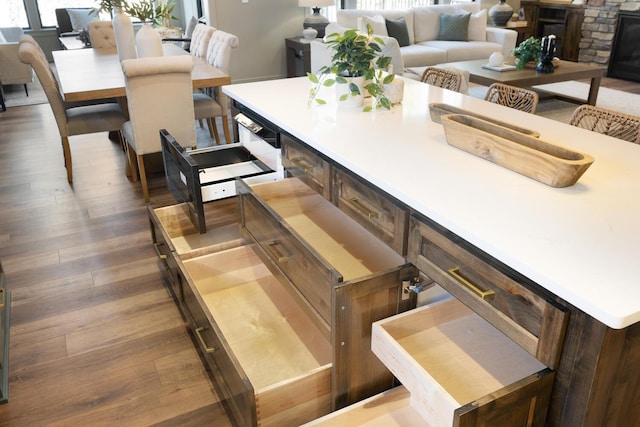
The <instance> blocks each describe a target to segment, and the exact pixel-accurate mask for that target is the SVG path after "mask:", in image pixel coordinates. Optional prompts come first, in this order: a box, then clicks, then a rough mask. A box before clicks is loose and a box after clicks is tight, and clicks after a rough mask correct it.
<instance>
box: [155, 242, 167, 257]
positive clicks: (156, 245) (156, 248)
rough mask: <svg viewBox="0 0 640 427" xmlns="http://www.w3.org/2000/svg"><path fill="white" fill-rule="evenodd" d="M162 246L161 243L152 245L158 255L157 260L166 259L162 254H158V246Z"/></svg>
mask: <svg viewBox="0 0 640 427" xmlns="http://www.w3.org/2000/svg"><path fill="white" fill-rule="evenodd" d="M162 244H163V243H154V244H153V249H155V250H156V255H158V258H160V259H167V256H166V255H165V254H163V253H161V252H160V246H161V245H162Z"/></svg>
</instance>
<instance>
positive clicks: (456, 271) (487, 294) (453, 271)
mask: <svg viewBox="0 0 640 427" xmlns="http://www.w3.org/2000/svg"><path fill="white" fill-rule="evenodd" d="M447 271H448V272H449V274H450V275H451V276H452V277H453V278H454V279H455V280H457V281H458V283H460V284H461V285H462V286H464V287H465V288H467V289H469V290H470V291H471V292H473V293H474V294H476V295H477V296H479V297H480V298H482V299H491V298H493V297H494V295H495V292H493V290H491V289H489V290H488V291H483V290H482V289H480V288H479V287H478V286H476V285H474V284H473V283H471V282H470V281H469V280H467V279H465V278H464V277H462V275H461V274H460V267H451V268H450V269H449V270H447Z"/></svg>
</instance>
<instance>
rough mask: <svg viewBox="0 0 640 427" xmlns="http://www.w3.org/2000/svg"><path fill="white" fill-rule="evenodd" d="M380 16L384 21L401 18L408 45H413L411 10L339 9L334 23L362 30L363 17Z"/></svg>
mask: <svg viewBox="0 0 640 427" xmlns="http://www.w3.org/2000/svg"><path fill="white" fill-rule="evenodd" d="M376 15H381V16H382V17H383V18H385V19H398V18H400V17H403V18H404V20H405V22H406V23H407V31H408V33H409V43H413V42H414V41H413V9H406V10H366V9H340V10H338V11H336V22H337V23H338V24H340V25H341V26H343V27H346V28H362V25H361V23H362V18H363V17H364V16H370V17H374V16H376Z"/></svg>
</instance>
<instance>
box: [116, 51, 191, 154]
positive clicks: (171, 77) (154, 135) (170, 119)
mask: <svg viewBox="0 0 640 427" xmlns="http://www.w3.org/2000/svg"><path fill="white" fill-rule="evenodd" d="M192 69H193V58H192V57H191V56H189V55H181V56H161V57H147V58H137V59H125V60H124V61H122V70H123V72H124V76H125V87H126V92H127V102H128V105H129V119H130V124H131V130H132V133H133V139H134V141H133V143H134V144H135V147H134V148H135V152H136V154H138V155H143V154H147V153H158V152H160V151H161V146H160V129H166V130H167V131H168V132H169V133H170V134H171V135H172V136H173V137H174V138H175V139H176V140H177V141H178V142H179V143H180V144H181V145H182V146H184V147H195V145H196V129H195V115H194V112H193V96H192V94H193V84H192V82H191V70H192ZM129 142H130V143H131V142H132V141H129Z"/></svg>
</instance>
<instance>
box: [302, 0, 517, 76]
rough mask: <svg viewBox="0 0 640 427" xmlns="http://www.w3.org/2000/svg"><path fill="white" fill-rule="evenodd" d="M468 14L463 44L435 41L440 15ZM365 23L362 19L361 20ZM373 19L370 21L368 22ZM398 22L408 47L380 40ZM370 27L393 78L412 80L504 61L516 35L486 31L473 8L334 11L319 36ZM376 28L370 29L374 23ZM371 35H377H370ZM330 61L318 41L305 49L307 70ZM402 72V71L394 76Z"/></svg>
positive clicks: (477, 8) (462, 5)
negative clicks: (440, 68) (492, 59)
mask: <svg viewBox="0 0 640 427" xmlns="http://www.w3.org/2000/svg"><path fill="white" fill-rule="evenodd" d="M461 13H470V14H471V15H470V18H469V24H468V28H467V36H468V41H452V40H438V33H439V31H440V15H441V14H449V15H452V14H461ZM365 17H366V18H365ZM374 18H375V19H374ZM398 18H404V21H405V22H406V27H407V32H408V36H409V44H408V45H406V46H400V45H399V44H398V42H397V40H396V39H394V38H391V37H388V35H387V34H384V33H383V34H380V33H382V32H383V31H384V30H385V29H386V28H385V26H384V24H383V22H384V19H398ZM367 22H368V23H373V25H372V27H373V28H374V33H376V34H377V35H381V38H382V39H383V41H384V42H385V46H384V47H383V54H385V55H387V56H390V57H391V58H392V64H393V69H394V71H395V72H396V73H401V72H402V73H405V74H406V73H410V74H411V72H413V74H414V75H413V76H410V77H415V74H416V73H419V71H420V70H421V69H424V68H425V67H427V66H431V65H437V64H444V63H447V62H455V61H467V60H473V59H485V58H487V59H488V58H489V56H491V54H492V53H494V52H501V53H502V54H503V55H504V56H505V57H507V56H508V55H509V54H510V53H511V51H512V50H513V48H515V45H516V39H517V33H516V32H515V31H513V30H508V29H504V28H493V27H489V26H488V25H487V10H486V9H482V8H480V5H479V2H473V3H460V4H446V5H433V6H424V7H414V8H410V9H406V10H360V9H344V10H338V12H337V20H336V22H335V23H330V24H329V26H328V27H327V29H326V31H325V34H327V35H329V34H332V33H334V32H342V31H344V30H345V29H348V28H357V29H362V27H363V26H364V25H365V24H366V23H367ZM380 22H382V24H378V25H376V23H380ZM376 30H377V31H376ZM330 59H331V50H330V49H329V48H328V47H327V46H326V45H325V44H323V43H322V42H321V41H313V42H312V43H311V70H312V71H313V72H317V71H318V69H320V68H321V67H322V66H324V65H328V64H329V62H330ZM400 70H402V71H400Z"/></svg>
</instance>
